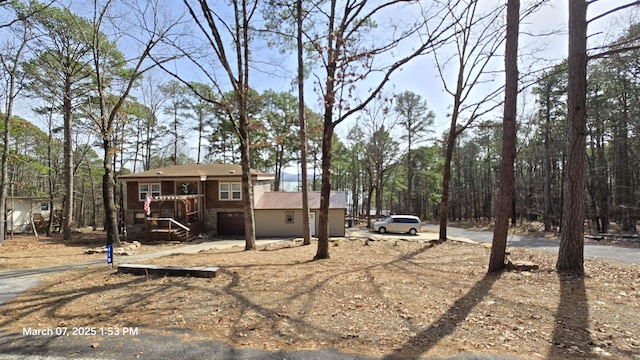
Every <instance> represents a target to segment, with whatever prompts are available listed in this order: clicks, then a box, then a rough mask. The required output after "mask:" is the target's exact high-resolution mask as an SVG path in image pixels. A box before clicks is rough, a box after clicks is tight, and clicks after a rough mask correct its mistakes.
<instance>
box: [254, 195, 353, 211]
mask: <svg viewBox="0 0 640 360" xmlns="http://www.w3.org/2000/svg"><path fill="white" fill-rule="evenodd" d="M308 199H309V209H319V208H320V192H319V191H309V192H308ZM329 208H330V209H346V208H347V194H346V193H345V192H344V191H332V192H331V193H330V195H329ZM255 209H256V210H276V209H283V210H291V209H302V192H285V191H272V192H267V193H264V194H262V196H261V197H260V199H259V200H258V203H257V204H256V205H255Z"/></svg>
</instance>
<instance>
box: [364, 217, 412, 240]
mask: <svg viewBox="0 0 640 360" xmlns="http://www.w3.org/2000/svg"><path fill="white" fill-rule="evenodd" d="M372 227H373V230H374V231H377V232H379V233H381V234H384V233H386V232H394V233H409V234H411V235H415V234H417V233H418V230H422V222H421V221H420V218H419V217H417V216H413V215H391V216H389V217H388V218H386V219H384V220H382V221H376V222H374V223H373V226H372Z"/></svg>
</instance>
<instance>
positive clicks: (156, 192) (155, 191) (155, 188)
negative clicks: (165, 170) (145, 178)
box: [138, 183, 160, 201]
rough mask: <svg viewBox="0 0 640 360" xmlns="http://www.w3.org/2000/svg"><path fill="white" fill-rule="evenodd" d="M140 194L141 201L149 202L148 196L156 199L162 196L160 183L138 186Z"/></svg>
mask: <svg viewBox="0 0 640 360" xmlns="http://www.w3.org/2000/svg"><path fill="white" fill-rule="evenodd" d="M138 194H139V198H138V199H139V200H140V201H145V200H147V194H150V195H151V197H154V198H155V197H156V196H160V183H152V184H138Z"/></svg>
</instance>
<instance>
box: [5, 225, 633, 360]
mask: <svg viewBox="0 0 640 360" xmlns="http://www.w3.org/2000/svg"><path fill="white" fill-rule="evenodd" d="M425 229H427V230H428V232H422V233H420V234H418V235H417V236H415V237H410V239H413V240H429V239H433V238H434V236H435V235H434V233H435V234H437V231H438V226H436V225H427V226H425ZM447 235H448V237H452V238H466V239H471V240H474V241H479V242H491V240H492V237H493V233H491V232H486V231H471V230H465V229H458V228H448V229H447ZM347 236H356V237H370V238H373V239H403V238H406V239H409V237H408V235H403V234H383V235H382V234H376V233H372V232H369V231H367V230H361V229H360V230H358V229H356V228H353V229H348V230H347ZM276 241H282V240H267V242H276ZM242 244H243V241H237V240H226V241H214V242H206V243H202V244H195V245H191V246H187V247H183V248H180V249H177V250H170V251H166V252H159V253H154V254H145V255H140V256H135V257H131V258H128V260H130V261H138V260H144V259H150V258H156V257H160V256H166V255H169V254H172V253H196V252H199V251H201V250H204V249H211V248H216V247H218V248H220V247H230V246H238V245H242ZM508 245H509V246H516V247H528V248H534V249H539V250H544V251H552V252H557V251H558V242H557V241H553V240H548V239H539V238H529V237H520V236H515V235H514V236H509V239H508ZM585 256H588V257H594V258H601V259H611V260H616V261H622V262H627V263H632V264H640V250H636V249H625V248H617V247H610V246H603V245H591V244H588V245H585ZM99 264H104V261H93V262H86V263H81V264H73V265H64V266H54V267H47V268H40V269H28V270H14V271H4V272H0V306H1V304H2V303H3V302H6V301H8V300H9V299H11V298H13V297H15V296H16V295H18V294H19V293H20V292H22V291H24V290H26V289H28V288H29V287H32V286H35V285H36V284H37V283H38V281H39V278H38V276H40V275H44V274H50V273H56V272H62V271H67V270H70V269H75V268H83V267H89V266H95V265H99ZM35 326H37V324H34V327H35ZM136 329H137V333H136V334H135V335H119V336H100V335H96V336H87V335H84V336H78V335H72V334H70V333H69V336H66V335H60V336H56V335H52V336H49V335H27V334H25V333H24V331H25V330H26V329H23V333H8V332H2V331H0V360H5V359H7V360H8V359H11V360H15V359H32V360H59V359H68V358H74V359H116V360H122V359H178V360H180V359H182V360H196V359H229V360H235V359H247V360H253V359H256V360H257V359H260V360H262V359H265V360H282V359H289V360H303V359H304V360H333V359H335V360H338V359H339V360H343V359H346V360H367V359H374V358H371V357H364V356H356V355H347V354H343V353H340V352H338V351H336V350H334V349H324V350H318V351H295V352H286V353H285V352H269V351H259V350H250V349H236V348H233V347H230V346H227V345H225V344H224V343H221V342H216V341H211V340H202V339H199V338H198V335H197V334H194V333H191V332H189V331H186V330H182V329H175V330H171V331H162V332H160V331H157V330H153V329H145V328H136ZM52 330H53V331H55V330H54V329H52ZM185 337H187V338H190V339H189V340H188V341H185ZM383 359H384V360H392V359H394V358H393V356H387V357H384V358H383ZM425 359H426V358H425ZM432 359H436V358H432ZM437 359H441V360H446V359H462V360H517V358H513V357H500V356H487V355H475V354H459V355H456V356H454V357H450V358H437Z"/></svg>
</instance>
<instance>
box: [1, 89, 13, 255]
mask: <svg viewBox="0 0 640 360" xmlns="http://www.w3.org/2000/svg"><path fill="white" fill-rule="evenodd" d="M9 96H11V94H10V95H9ZM11 103H13V102H11ZM8 110H9V111H7V113H6V114H5V115H4V118H3V122H4V131H3V132H2V144H3V145H4V146H2V164H1V166H2V175H1V178H0V246H2V245H4V239H5V234H6V231H7V229H6V228H5V220H6V217H7V214H6V211H5V210H6V208H7V207H6V206H5V205H6V203H7V198H8V196H7V189H8V188H9V176H8V173H9V136H10V135H11V130H10V129H11V113H12V111H11V106H9V107H8ZM12 225H13V224H12Z"/></svg>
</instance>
